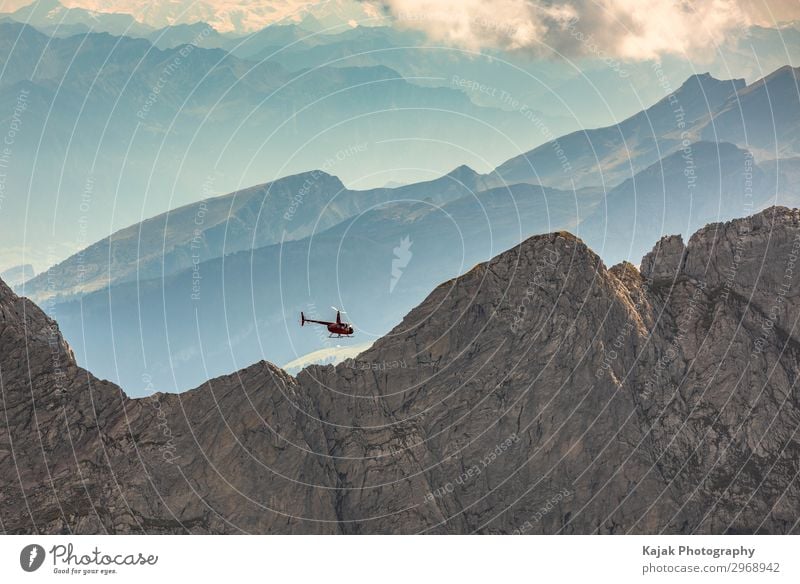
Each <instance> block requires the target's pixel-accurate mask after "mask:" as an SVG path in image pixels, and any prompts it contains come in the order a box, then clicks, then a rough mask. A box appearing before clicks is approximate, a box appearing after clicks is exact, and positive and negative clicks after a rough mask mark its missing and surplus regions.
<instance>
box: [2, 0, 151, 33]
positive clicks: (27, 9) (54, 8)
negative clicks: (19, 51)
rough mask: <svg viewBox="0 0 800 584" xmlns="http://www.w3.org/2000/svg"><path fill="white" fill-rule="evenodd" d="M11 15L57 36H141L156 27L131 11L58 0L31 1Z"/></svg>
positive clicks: (17, 19)
mask: <svg viewBox="0 0 800 584" xmlns="http://www.w3.org/2000/svg"><path fill="white" fill-rule="evenodd" d="M10 17H11V18H12V19H14V20H16V21H17V22H22V23H25V24H29V25H31V26H34V27H36V28H37V29H39V30H40V31H42V32H44V33H46V34H50V35H53V36H69V35H73V34H80V33H87V32H107V33H110V34H113V35H117V36H121V35H128V36H139V35H143V34H147V33H149V32H151V31H152V30H153V29H152V28H151V27H149V26H147V25H145V24H142V23H141V22H139V21H138V20H136V19H135V18H134V17H133V16H132V15H130V14H125V13H112V12H98V11H94V10H86V9H83V8H67V7H66V6H64V5H63V4H61V2H59V1H58V0H34V2H32V3H31V4H29V5H27V6H23V7H22V8H20V9H19V10H16V11H14V12H12V13H11V14H10Z"/></svg>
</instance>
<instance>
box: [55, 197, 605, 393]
mask: <svg viewBox="0 0 800 584" xmlns="http://www.w3.org/2000/svg"><path fill="white" fill-rule="evenodd" d="M596 202H597V196H594V197H591V196H589V195H585V196H582V197H580V198H576V196H575V194H574V193H572V192H564V191H557V190H554V189H546V188H542V187H536V186H532V185H518V186H513V187H511V188H510V189H506V188H499V189H494V190H489V191H485V192H482V193H480V194H478V195H467V196H464V197H461V198H458V199H456V200H454V201H451V202H449V203H446V204H444V205H443V206H439V205H437V204H435V203H434V202H433V201H421V202H415V201H401V202H389V203H386V204H383V205H379V206H377V207H375V208H374V209H372V210H369V211H366V212H364V213H363V214H359V215H356V216H354V217H352V218H350V219H348V220H346V221H344V222H342V223H340V224H338V225H336V226H334V227H332V228H331V229H328V230H327V231H324V232H321V233H317V234H315V235H313V236H312V237H308V238H305V239H302V240H298V241H292V242H287V243H284V244H283V245H281V244H278V245H272V246H267V247H263V248H259V249H256V250H252V251H242V252H238V253H234V254H231V255H227V256H225V257H223V258H217V259H213V260H210V261H206V262H203V263H201V264H199V265H198V266H196V267H194V268H192V269H189V270H184V271H182V272H178V273H175V274H172V275H170V276H168V277H166V278H164V279H160V278H156V279H151V280H143V281H139V282H129V283H122V284H117V285H114V286H111V287H109V288H106V289H103V290H99V291H97V292H94V293H91V294H87V295H85V296H83V297H82V299H81V300H76V301H71V302H67V303H57V304H54V305H51V307H50V312H51V313H52V314H57V315H58V318H59V322H60V324H61V327H62V331H63V332H64V334H65V336H66V338H67V339H68V340H69V342H70V344H71V345H72V346H73V348H74V349H75V351H76V355H77V356H78V360H79V361H80V362H81V363H87V364H91V365H92V366H93V367H94V368H95V370H97V371H98V374H99V375H100V376H103V377H107V378H109V379H117V380H119V381H120V382H121V383H122V384H123V386H124V387H125V388H126V391H130V392H131V393H133V394H136V393H137V392H138V391H140V388H141V375H142V374H143V373H144V372H146V373H147V374H148V375H151V376H152V378H153V382H154V383H155V384H156V386H158V387H159V389H163V390H168V391H169V390H176V389H185V388H187V387H190V386H192V385H194V384H197V383H199V382H201V381H203V380H204V379H206V378H207V377H208V375H209V374H212V375H213V374H215V373H223V372H230V371H234V370H236V369H237V368H238V367H240V366H241V365H242V364H244V363H250V362H253V361H254V360H259V359H261V358H267V357H268V358H269V359H272V360H274V361H276V362H281V363H283V362H288V361H290V360H292V359H294V358H295V357H297V356H300V355H304V354H306V353H309V352H311V351H313V350H317V349H320V348H323V347H333V346H335V345H337V344H340V345H347V344H360V343H364V342H368V341H371V340H373V339H375V338H377V337H378V336H380V335H381V334H383V333H385V332H386V331H388V330H390V329H391V327H392V326H394V325H395V324H397V322H399V320H400V319H401V318H402V316H403V315H404V314H405V313H406V312H407V310H408V309H409V307H410V306H413V305H414V304H415V303H417V302H418V301H419V300H420V299H421V298H424V297H425V295H426V294H427V293H428V291H429V290H430V288H431V287H432V286H434V285H436V283H438V282H440V281H442V280H443V279H447V278H451V277H455V276H457V275H459V274H461V273H464V272H466V271H468V270H469V269H470V268H471V267H472V266H473V265H474V264H475V263H477V262H478V261H480V260H482V259H483V258H486V257H491V256H492V255H493V254H495V253H497V252H498V251H499V250H502V249H506V248H508V247H510V246H511V245H514V244H515V243H518V242H519V241H521V240H522V239H524V238H526V237H528V236H529V235H531V234H533V233H541V232H546V231H551V230H557V229H566V228H572V229H574V226H575V224H576V222H577V218H578V217H580V216H584V215H585V214H587V213H588V212H589V210H590V209H591V208H592V207H593V206H594V204H596ZM331 305H335V306H338V307H340V308H342V309H343V310H346V311H347V313H348V314H347V318H349V319H350V320H351V321H352V322H353V323H354V324H355V326H356V327H357V328H358V334H357V335H356V337H355V338H353V339H341V340H338V339H328V338H327V337H326V335H327V333H325V332H324V331H323V330H320V329H316V328H314V327H311V326H306V327H302V328H301V327H300V326H299V322H298V323H294V322H293V318H292V316H293V315H297V316H298V318H299V313H300V311H301V310H302V311H304V312H306V315H307V316H314V317H317V318H328V317H330V316H331V315H332V313H333V311H332V310H331V309H330V308H329V307H330V306H331Z"/></svg>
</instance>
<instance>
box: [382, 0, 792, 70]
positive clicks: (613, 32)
mask: <svg viewBox="0 0 800 584" xmlns="http://www.w3.org/2000/svg"><path fill="white" fill-rule="evenodd" d="M372 3H373V4H380V5H381V6H382V7H383V8H384V10H386V11H388V12H389V13H390V14H391V15H392V16H393V17H394V18H395V19H396V21H397V23H398V25H399V26H403V27H408V28H415V29H419V30H422V31H424V32H425V33H426V34H427V35H428V36H429V37H430V38H431V39H433V40H435V41H438V42H443V43H448V44H452V45H456V46H460V47H463V48H467V49H472V50H479V49H483V48H499V49H510V50H528V51H532V52H535V53H537V54H543V55H552V54H553V52H554V51H557V52H559V53H567V54H586V55H593V56H599V54H602V56H613V57H618V58H623V59H652V58H657V57H659V56H661V55H663V54H668V53H674V54H692V55H697V54H698V53H702V52H703V51H707V50H708V49H709V48H710V47H714V46H716V45H719V44H720V43H722V42H723V41H724V40H725V39H726V37H728V36H729V35H732V34H736V33H738V32H739V31H741V30H742V29H743V28H744V27H745V26H747V25H749V24H754V23H760V24H764V23H765V22H772V17H773V16H775V20H779V19H787V18H796V17H798V16H800V3H798V2H793V3H792V4H793V8H792V9H787V7H786V4H787V3H786V2H785V1H784V0H771V1H764V0H761V1H759V0H744V1H743V0H647V1H642V0H568V1H566V2H557V1H554V0H491V1H487V0H383V1H381V2H372ZM773 7H774V8H775V11H774V12H773V11H771V8H773Z"/></svg>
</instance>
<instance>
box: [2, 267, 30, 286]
mask: <svg viewBox="0 0 800 584" xmlns="http://www.w3.org/2000/svg"><path fill="white" fill-rule="evenodd" d="M35 275H36V272H34V270H33V266H32V265H30V264H21V265H19V266H13V267H11V268H9V269H7V270H5V271H3V272H2V273H0V279H2V280H3V281H4V282H6V283H7V284H8V285H9V286H17V285H20V284H22V283H24V282H25V281H27V280H30V279H31V278H33V277H34V276H35Z"/></svg>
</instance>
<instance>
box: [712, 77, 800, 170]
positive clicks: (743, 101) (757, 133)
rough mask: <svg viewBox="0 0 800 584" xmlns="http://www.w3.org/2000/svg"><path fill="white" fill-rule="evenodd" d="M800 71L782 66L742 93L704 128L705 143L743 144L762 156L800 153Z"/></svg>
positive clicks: (785, 155) (773, 156) (729, 102)
mask: <svg viewBox="0 0 800 584" xmlns="http://www.w3.org/2000/svg"><path fill="white" fill-rule="evenodd" d="M798 77H800V69H796V68H792V67H789V66H788V65H787V66H785V67H781V68H780V69H778V70H777V71H774V72H773V73H770V74H769V75H767V76H766V77H764V78H763V79H760V80H759V81H757V82H755V83H753V84H751V85H748V86H747V87H745V88H743V89H741V90H739V91H738V92H737V94H736V96H735V98H732V99H730V100H729V101H728V102H727V103H726V104H725V106H724V107H722V108H721V109H720V110H719V111H717V112H715V113H714V116H713V118H712V119H711V122H710V123H709V124H707V125H706V126H705V128H703V131H702V137H703V139H705V140H715V141H725V142H732V143H735V144H740V145H742V146H744V147H747V148H749V149H751V150H753V151H754V152H756V153H757V154H758V155H759V156H760V157H768V158H776V157H790V156H796V155H798V154H800V81H798Z"/></svg>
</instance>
